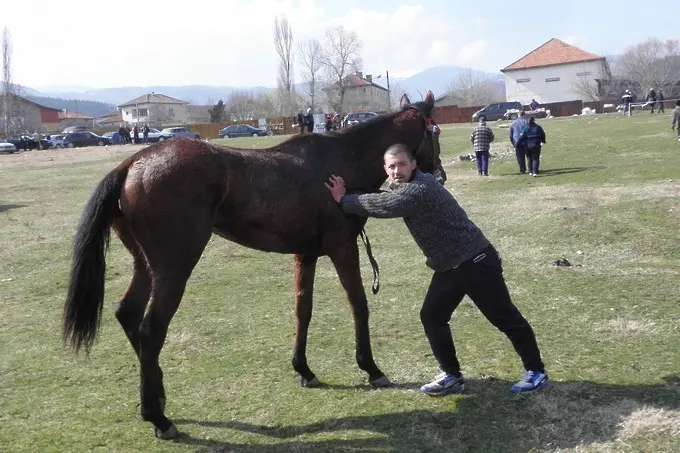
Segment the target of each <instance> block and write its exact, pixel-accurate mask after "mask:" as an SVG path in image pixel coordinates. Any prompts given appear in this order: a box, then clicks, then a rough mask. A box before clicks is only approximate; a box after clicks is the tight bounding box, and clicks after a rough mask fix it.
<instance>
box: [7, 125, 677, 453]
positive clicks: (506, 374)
mask: <svg viewBox="0 0 680 453" xmlns="http://www.w3.org/2000/svg"><path fill="white" fill-rule="evenodd" d="M541 123H542V124H543V125H544V127H545V130H546V133H547V136H548V144H547V145H546V146H545V148H544V152H543V158H542V159H543V160H542V175H541V177H539V178H531V177H529V176H520V175H519V174H517V164H516V162H515V160H514V156H512V155H510V154H509V153H508V151H509V149H510V147H509V143H508V141H507V138H506V137H507V129H501V128H498V127H496V126H495V125H494V131H495V132H496V136H497V138H498V140H497V142H495V143H494V144H493V149H492V152H496V153H498V154H499V157H498V158H496V159H493V160H492V166H491V170H490V173H491V176H490V177H488V178H480V177H477V176H476V170H475V169H474V163H471V162H460V161H459V160H458V156H459V155H462V154H468V153H469V152H470V149H471V147H470V144H469V140H468V137H469V133H470V130H471V125H456V126H449V125H444V126H443V131H442V136H441V142H442V151H443V154H444V156H443V162H444V164H445V165H446V170H447V173H448V175H449V181H448V182H447V187H448V188H449V189H450V190H451V191H452V192H453V194H454V195H455V196H456V197H457V199H458V200H459V202H460V203H461V204H462V205H463V207H465V209H466V210H467V212H468V214H469V215H470V217H471V218H472V219H473V220H474V221H475V222H476V223H477V224H478V225H479V226H480V227H481V228H482V230H483V231H484V232H485V234H486V235H487V236H488V237H489V238H490V239H491V241H492V242H493V243H494V244H495V246H496V248H498V250H499V251H500V252H501V254H502V255H503V259H504V267H505V275H506V279H507V282H508V286H509V288H510V291H511V293H512V296H513V299H514V301H515V303H516V304H517V305H518V306H519V307H520V309H521V310H522V312H523V314H524V315H525V316H526V317H527V318H528V319H529V320H530V322H531V323H532V325H533V326H534V329H535V331H536V333H537V336H538V340H539V344H540V346H541V348H542V352H543V355H544V359H545V362H546V365H547V367H548V371H549V372H550V375H551V378H552V383H553V385H552V387H551V388H550V389H548V390H546V391H545V392H542V393H539V394H535V395H527V396H522V397H517V396H513V395H511V394H510V393H509V386H510V385H511V383H512V382H513V381H515V380H517V379H518V378H519V377H520V375H521V371H522V370H521V364H520V362H519V359H518V358H517V357H516V355H515V353H514V351H513V350H512V347H511V346H510V344H509V342H508V341H507V340H506V339H505V338H504V337H503V336H502V335H501V334H500V333H499V332H497V331H496V330H495V329H494V328H493V327H492V326H491V325H490V324H489V323H488V322H487V321H486V320H485V319H484V318H483V317H482V316H481V315H480V313H479V312H478V311H477V309H476V308H475V307H474V305H472V303H471V302H470V301H469V300H467V299H466V300H465V301H464V302H463V304H462V305H461V306H460V308H459V309H458V311H457V312H456V314H455V317H454V320H453V321H452V325H453V330H454V338H455V340H456V345H457V348H458V351H459V358H460V360H461V363H462V364H463V371H464V373H465V375H466V377H467V380H468V391H467V392H466V394H464V395H460V396H449V397H445V398H430V397H427V396H424V395H422V394H420V393H419V392H418V387H419V386H420V385H421V384H422V383H423V382H425V381H428V380H430V379H431V378H432V376H434V375H435V374H437V373H438V369H437V367H436V362H435V360H434V358H433V357H432V355H431V351H430V349H429V346H428V344H427V341H426V339H425V336H424V334H423V331H422V327H421V325H420V321H419V317H418V312H419V309H420V305H421V303H422V299H423V297H424V294H425V290H426V288H427V285H428V283H429V278H430V272H429V271H428V269H427V268H426V267H425V265H424V258H423V257H422V255H421V253H420V251H419V250H418V249H417V247H416V246H415V245H414V243H413V241H412V239H411V238H410V236H409V234H408V232H407V230H406V227H405V226H404V224H403V223H402V222H401V221H400V220H398V219H395V220H369V222H368V224H367V233H368V235H369V237H370V239H371V241H372V245H373V249H374V253H375V255H376V258H377V260H378V261H379V263H380V266H381V283H382V287H381V290H380V292H379V294H378V295H377V296H373V295H370V282H371V271H370V266H369V264H368V260H367V259H366V255H365V253H364V252H363V248H362V272H363V275H364V283H365V287H366V289H367V293H368V294H369V306H370V310H371V320H370V322H371V329H372V332H371V333H372V340H373V347H374V354H375V357H376V361H377V363H378V365H379V366H380V367H381V369H382V370H383V371H384V372H385V373H386V374H387V375H388V377H389V378H390V379H392V381H393V382H394V383H395V385H394V386H393V387H392V388H389V389H385V390H379V391H375V390H370V389H369V388H368V386H367V385H366V384H365V374H364V373H363V372H362V371H361V370H359V369H358V367H357V366H356V364H355V362H354V331H353V326H352V320H351V316H350V313H349V308H348V304H347V302H346V300H345V295H344V292H343V291H342V289H341V287H340V285H339V282H338V280H337V276H336V274H335V272H334V270H333V268H332V266H331V264H330V262H329V260H328V259H326V258H323V259H322V260H320V264H319V267H318V272H317V279H316V288H315V310H314V318H313V320H312V325H311V330H310V335H309V347H308V358H309V363H310V366H311V368H312V369H313V370H314V372H315V373H316V374H317V376H318V377H319V378H320V379H321V380H322V382H323V383H325V384H327V385H326V386H325V387H323V388H319V389H303V388H300V387H299V385H298V380H297V378H296V375H295V373H294V371H293V370H292V367H291V365H290V353H291V348H292V343H293V334H294V315H293V307H294V305H293V267H292V259H291V257H290V256H286V255H276V254H266V253H262V252H257V251H254V250H250V249H246V248H243V247H240V246H237V245H234V244H232V243H229V242H227V241H225V240H222V239H219V238H213V240H212V241H211V242H210V244H209V245H208V247H207V248H206V250H205V252H204V256H203V257H202V259H201V261H200V262H199V264H198V266H197V267H196V269H195V271H194V274H193V275H192V278H191V280H190V282H189V285H188V288H187V291H186V294H185V296H184V300H183V303H182V305H181V306H180V309H179V311H178V313H177V315H176V316H175V318H174V320H173V322H172V324H171V326H170V333H169V336H168V339H167V342H166V346H165V349H164V350H163V353H162V355H161V364H162V366H163V369H164V371H165V379H164V381H165V386H166V390H167V392H168V407H167V413H166V415H168V417H170V418H172V419H174V421H175V422H176V424H177V427H178V428H179V429H180V430H181V431H182V432H183V433H184V435H183V436H182V437H181V438H180V439H179V440H177V441H172V442H168V441H160V440H157V439H155V438H154V437H153V435H152V429H151V425H150V424H149V423H146V422H143V421H141V419H140V416H139V406H138V404H139V390H138V384H139V377H138V376H139V375H138V365H137V361H136V358H135V356H134V353H133V351H132V349H131V348H130V346H129V344H128V342H127V340H126V338H125V336H124V334H123V332H122V330H121V329H120V327H119V326H118V324H117V322H116V321H115V318H114V316H113V311H114V309H115V305H116V302H117V300H118V298H119V297H120V296H121V294H122V292H123V291H124V289H125V287H126V284H127V282H128V279H129V278H130V276H131V259H130V256H129V255H128V253H127V251H126V250H125V249H124V248H123V246H122V245H121V244H120V242H119V241H118V240H117V239H116V238H115V237H114V238H113V239H112V242H111V250H110V253H109V255H108V273H107V288H106V289H107V293H106V305H105V312H104V320H103V327H102V330H101V333H100V336H99V341H98V343H97V344H96V345H95V347H94V348H93V351H92V353H91V355H90V356H89V357H83V356H78V357H76V356H73V355H71V354H70V353H68V352H67V351H66V350H64V348H63V347H62V345H61V343H60V327H61V326H60V321H61V313H62V307H63V302H64V298H65V291H66V284H67V278H68V269H69V265H70V261H69V255H70V247H71V240H72V237H73V234H74V229H75V226H76V224H77V221H78V218H79V216H80V213H81V210H82V207H83V205H84V203H85V201H86V199H87V198H88V197H89V195H90V193H91V191H92V189H93V188H94V186H95V185H96V184H97V182H98V181H99V180H100V179H101V178H102V177H103V176H104V175H105V174H106V173H107V172H108V171H109V170H110V169H112V168H113V167H114V166H115V165H117V163H118V162H120V161H121V160H122V159H123V158H124V157H125V156H127V155H128V154H130V153H131V152H132V150H136V149H138V148H139V147H134V148H133V147H109V148H107V149H106V150H104V149H91V150H68V151H67V150H58V151H44V152H31V153H24V154H17V155H10V156H6V155H0V451H7V452H85V451H95V452H100V451H101V452H134V451H140V452H147V451H148V452H187V451H201V452H229V451H235V452H242V451H243V452H335V451H380V452H383V451H399V452H429V451H436V452H493V453H496V452H498V453H511V452H528V451H532V452H567V451H569V452H680V304H679V302H680V242H679V241H678V238H679V236H678V231H679V227H678V225H680V182H679V179H680V143H678V142H677V141H676V140H675V134H674V133H672V132H671V131H670V130H669V128H668V126H669V123H670V121H668V117H667V116H664V117H656V116H651V115H642V114H641V115H637V116H635V117H633V118H632V119H626V118H620V117H617V116H614V115H607V116H601V117H587V118H581V117H579V118H564V119H552V120H542V121H541ZM278 140H280V138H278V137H268V138H261V139H253V138H249V139H233V140H229V142H228V143H229V144H232V145H234V146H244V147H252V146H257V147H261V146H266V145H271V144H273V143H274V142H276V141H278ZM319 190H325V189H324V188H323V187H320V188H319ZM561 258H567V259H568V260H569V261H570V262H571V263H573V264H574V266H572V267H557V266H554V265H553V262H554V261H555V260H557V259H561Z"/></svg>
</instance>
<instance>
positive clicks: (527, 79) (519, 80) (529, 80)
mask: <svg viewBox="0 0 680 453" xmlns="http://www.w3.org/2000/svg"><path fill="white" fill-rule="evenodd" d="M527 82H531V79H530V78H529V77H527V78H526V79H517V83H527Z"/></svg>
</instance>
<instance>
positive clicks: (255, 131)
mask: <svg viewBox="0 0 680 453" xmlns="http://www.w3.org/2000/svg"><path fill="white" fill-rule="evenodd" d="M266 135H269V133H268V132H267V129H264V128H261V127H253V126H250V125H249V124H235V125H232V126H227V127H225V128H224V129H221V130H220V131H219V136H220V138H234V137H264V136H266Z"/></svg>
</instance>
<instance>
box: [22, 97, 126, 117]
mask: <svg viewBox="0 0 680 453" xmlns="http://www.w3.org/2000/svg"><path fill="white" fill-rule="evenodd" d="M26 97H27V98H28V99H30V100H31V101H33V102H35V103H38V104H40V105H44V106H45V107H52V108H55V109H60V110H68V111H69V112H76V113H82V114H84V115H89V116H95V117H96V116H102V115H105V114H107V113H111V112H113V111H115V110H116V106H115V105H113V104H107V103H105V102H98V101H85V100H81V99H62V98H55V97H49V96H34V95H27V96H26Z"/></svg>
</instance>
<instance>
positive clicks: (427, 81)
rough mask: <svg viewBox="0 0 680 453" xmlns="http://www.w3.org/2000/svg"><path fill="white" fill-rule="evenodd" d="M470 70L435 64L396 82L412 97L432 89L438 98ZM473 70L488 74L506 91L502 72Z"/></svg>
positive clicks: (418, 96) (477, 72)
mask: <svg viewBox="0 0 680 453" xmlns="http://www.w3.org/2000/svg"><path fill="white" fill-rule="evenodd" d="M469 70H470V68H463V67H460V66H435V67H432V68H428V69H426V70H424V71H421V72H419V73H417V74H414V75H412V76H411V77H408V78H405V79H396V80H395V83H396V84H398V85H399V86H400V87H401V88H402V89H404V90H405V91H406V92H407V93H408V94H409V95H410V97H415V98H416V99H419V98H420V94H422V95H423V96H424V95H425V93H426V92H427V90H431V91H432V93H433V94H434V96H435V97H437V98H438V97H440V96H443V95H444V94H446V92H447V88H448V87H449V85H451V83H452V82H453V81H454V80H456V78H457V77H458V76H460V75H461V74H462V73H465V72H466V71H469ZM472 72H473V73H475V74H480V75H484V76H486V77H487V78H489V80H491V81H492V82H493V83H494V85H495V84H498V86H499V87H502V88H503V93H505V79H504V78H503V74H501V73H500V72H499V73H496V74H490V73H485V72H483V71H477V70H474V69H473V70H472ZM412 100H413V99H412Z"/></svg>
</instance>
